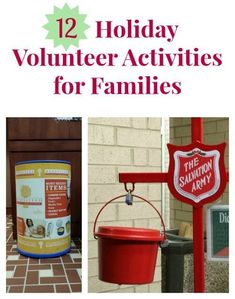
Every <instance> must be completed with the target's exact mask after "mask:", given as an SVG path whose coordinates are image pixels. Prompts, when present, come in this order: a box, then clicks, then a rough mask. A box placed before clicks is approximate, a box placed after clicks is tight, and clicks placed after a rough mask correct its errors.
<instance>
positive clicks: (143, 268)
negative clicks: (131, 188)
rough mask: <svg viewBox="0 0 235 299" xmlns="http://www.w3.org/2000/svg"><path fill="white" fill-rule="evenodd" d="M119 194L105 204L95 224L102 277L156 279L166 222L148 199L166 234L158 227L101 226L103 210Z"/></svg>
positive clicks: (117, 280) (123, 280)
mask: <svg viewBox="0 0 235 299" xmlns="http://www.w3.org/2000/svg"><path fill="white" fill-rule="evenodd" d="M124 196H125V195H121V196H118V197H116V198H114V199H112V200H111V201H109V202H108V203H106V204H105V205H104V206H103V207H102V209H101V210H100V211H99V213H98V215H97V217H96V219H95V223H94V228H93V232H94V237H95V238H96V239H98V257H99V279H100V280H102V281H105V282H110V283H118V284H145V283H151V282H152V281H153V278H154V270H155V266H156V260H157V253H158V246H159V244H160V243H163V242H164V240H165V225H164V223H163V220H162V217H161V215H160V213H159V212H158V210H157V209H156V208H155V207H154V206H153V205H152V204H151V203H150V202H148V201H147V200H146V199H144V198H142V197H139V196H137V195H132V196H134V197H137V198H140V199H143V200H144V201H146V202H147V203H148V204H150V205H151V206H152V207H153V208H154V209H155V210H156V211H157V213H158V215H159V216H160V218H161V221H162V225H163V229H164V234H163V235H162V234H161V233H160V231H159V230H156V229H146V228H133V227H118V226H100V227H99V229H98V232H96V222H97V219H98V217H99V215H100V213H101V212H102V210H103V209H104V208H105V207H106V206H107V205H108V204H109V203H110V202H112V201H114V200H116V199H118V198H121V197H124Z"/></svg>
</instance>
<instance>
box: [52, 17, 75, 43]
mask: <svg viewBox="0 0 235 299" xmlns="http://www.w3.org/2000/svg"><path fill="white" fill-rule="evenodd" d="M64 21H65V24H67V25H69V28H68V29H67V31H65V33H64ZM56 22H58V24H59V38H64V37H65V38H76V37H77V34H71V31H72V30H73V29H74V28H75V27H76V20H75V19H74V18H66V19H65V20H64V19H63V18H61V19H58V20H56Z"/></svg>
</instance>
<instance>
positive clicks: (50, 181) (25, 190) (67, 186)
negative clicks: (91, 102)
mask: <svg viewBox="0 0 235 299" xmlns="http://www.w3.org/2000/svg"><path fill="white" fill-rule="evenodd" d="M6 130H7V132H6V136H7V141H6V160H7V163H6V176H7V180H6V182H7V186H6V190H7V192H6V214H7V217H6V220H7V223H6V292H7V293H73V292H81V291H82V250H81V249H82V186H81V185H82V177H81V174H82V164H81V163H82V133H81V132H82V119H81V117H56V118H39V117H36V118H10V117H9V118H6Z"/></svg>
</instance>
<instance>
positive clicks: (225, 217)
mask: <svg viewBox="0 0 235 299" xmlns="http://www.w3.org/2000/svg"><path fill="white" fill-rule="evenodd" d="M219 223H229V215H228V213H226V212H220V213H219Z"/></svg>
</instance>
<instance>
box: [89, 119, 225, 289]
mask: <svg viewBox="0 0 235 299" xmlns="http://www.w3.org/2000/svg"><path fill="white" fill-rule="evenodd" d="M88 164H89V165H88V222H89V223H88V234H89V235H88V292H89V293H228V292H229V118H227V117H191V118H190V117H170V118H166V117H164V118H163V117H162V118H161V117H150V118H149V117H123V118H118V117H104V118H102V117H98V118H88Z"/></svg>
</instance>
